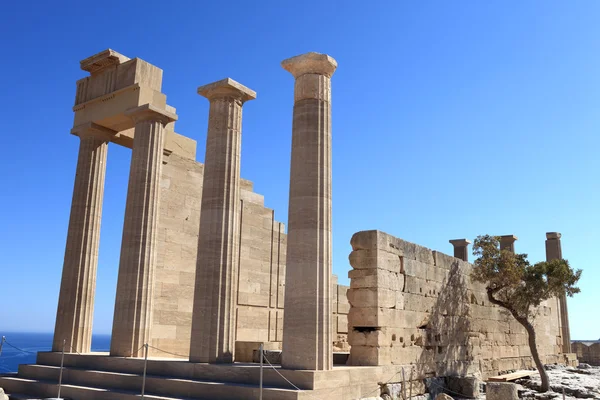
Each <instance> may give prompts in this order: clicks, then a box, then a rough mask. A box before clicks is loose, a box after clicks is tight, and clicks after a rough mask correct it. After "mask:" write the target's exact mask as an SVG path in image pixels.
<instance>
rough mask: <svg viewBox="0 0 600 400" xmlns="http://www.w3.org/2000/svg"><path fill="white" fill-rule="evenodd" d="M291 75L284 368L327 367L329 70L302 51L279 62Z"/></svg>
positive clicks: (324, 59) (323, 60) (328, 64)
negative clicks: (300, 53) (292, 101)
mask: <svg viewBox="0 0 600 400" xmlns="http://www.w3.org/2000/svg"><path fill="white" fill-rule="evenodd" d="M282 66H283V68H284V69H285V70H287V71H288V72H290V73H291V74H292V75H293V76H294V78H295V79H296V82H295V88H294V117H293V127H292V161H291V171H290V199H289V214H288V244H287V264H286V279H285V282H286V286H285V313H284V321H283V359H282V365H283V367H284V368H292V369H307V370H329V369H331V368H332V357H333V355H332V332H331V307H332V305H331V304H332V296H331V76H332V75H333V73H334V71H335V69H336V67H337V63H336V61H335V60H334V59H333V58H331V57H329V56H328V55H325V54H318V53H307V54H303V55H300V56H296V57H293V58H290V59H287V60H284V61H283V62H282Z"/></svg>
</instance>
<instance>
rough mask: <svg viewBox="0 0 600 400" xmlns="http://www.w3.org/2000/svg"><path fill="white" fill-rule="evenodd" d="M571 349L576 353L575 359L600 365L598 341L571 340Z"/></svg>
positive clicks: (599, 342) (599, 343)
mask: <svg viewBox="0 0 600 400" xmlns="http://www.w3.org/2000/svg"><path fill="white" fill-rule="evenodd" d="M571 349H572V351H573V352H574V353H576V354H577V359H578V360H579V361H580V362H582V363H586V364H590V365H598V366H600V341H596V342H576V341H574V342H572V343H571Z"/></svg>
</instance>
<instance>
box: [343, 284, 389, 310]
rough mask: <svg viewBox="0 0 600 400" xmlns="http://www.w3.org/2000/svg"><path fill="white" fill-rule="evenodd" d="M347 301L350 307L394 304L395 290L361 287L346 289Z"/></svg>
mask: <svg viewBox="0 0 600 400" xmlns="http://www.w3.org/2000/svg"><path fill="white" fill-rule="evenodd" d="M348 302H349V303H350V305H351V306H352V307H359V308H368V307H384V308H394V307H395V306H396V291H394V290H389V289H373V288H365V289H363V288H361V289H350V290H348Z"/></svg>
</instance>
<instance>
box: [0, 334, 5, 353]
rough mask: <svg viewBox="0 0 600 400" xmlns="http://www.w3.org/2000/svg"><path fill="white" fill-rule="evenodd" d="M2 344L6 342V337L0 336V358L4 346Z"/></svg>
mask: <svg viewBox="0 0 600 400" xmlns="http://www.w3.org/2000/svg"><path fill="white" fill-rule="evenodd" d="M4 342H6V336H2V341H0V356H1V355H2V346H4Z"/></svg>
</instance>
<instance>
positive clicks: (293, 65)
mask: <svg viewBox="0 0 600 400" xmlns="http://www.w3.org/2000/svg"><path fill="white" fill-rule="evenodd" d="M281 66H282V67H283V69H285V70H286V71H288V72H289V73H291V74H292V75H294V78H296V79H297V78H299V77H300V76H302V75H305V74H317V75H325V76H326V77H328V78H331V76H332V75H333V73H334V72H335V69H336V68H337V61H335V59H334V58H333V57H331V56H329V55H327V54H321V53H314V52H310V53H305V54H301V55H299V56H295V57H291V58H288V59H285V60H283V61H282V62H281Z"/></svg>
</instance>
